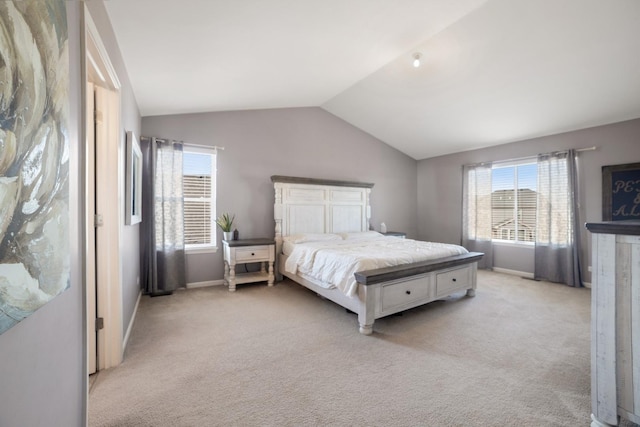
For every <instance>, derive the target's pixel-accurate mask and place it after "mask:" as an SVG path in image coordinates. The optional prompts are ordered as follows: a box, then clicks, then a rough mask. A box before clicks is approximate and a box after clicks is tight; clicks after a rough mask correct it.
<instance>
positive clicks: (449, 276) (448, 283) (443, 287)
mask: <svg viewBox="0 0 640 427" xmlns="http://www.w3.org/2000/svg"><path fill="white" fill-rule="evenodd" d="M471 273H472V269H471V267H470V266H465V267H461V268H456V269H455V270H449V271H446V272H444V273H438V274H437V275H436V294H437V295H445V294H447V293H449V292H450V291H452V290H455V289H461V288H462V289H463V288H465V287H467V286H468V287H471V286H472V285H471Z"/></svg>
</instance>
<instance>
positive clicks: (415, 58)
mask: <svg viewBox="0 0 640 427" xmlns="http://www.w3.org/2000/svg"><path fill="white" fill-rule="evenodd" d="M420 57H421V55H420V53H418V52H416V53H414V54H413V66H414V67H415V68H418V67H419V66H420Z"/></svg>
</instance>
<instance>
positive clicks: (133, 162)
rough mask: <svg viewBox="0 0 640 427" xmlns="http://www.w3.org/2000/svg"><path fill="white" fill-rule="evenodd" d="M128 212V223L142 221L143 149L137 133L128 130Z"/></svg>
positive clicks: (126, 213) (126, 218) (126, 217)
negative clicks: (141, 149)
mask: <svg viewBox="0 0 640 427" xmlns="http://www.w3.org/2000/svg"><path fill="white" fill-rule="evenodd" d="M126 167H127V171H126V189H125V190H126V197H127V200H126V212H125V222H126V224H127V225H133V224H138V223H139V222H141V221H142V151H140V142H138V138H137V137H136V135H135V134H134V133H133V132H131V131H128V132H127V166H126Z"/></svg>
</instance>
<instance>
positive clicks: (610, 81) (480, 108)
mask: <svg viewBox="0 0 640 427" xmlns="http://www.w3.org/2000/svg"><path fill="white" fill-rule="evenodd" d="M105 5H106V8H107V11H108V13H109V16H110V19H111V22H112V25H113V28H114V31H115V33H116V37H117V39H118V44H119V45H120V49H121V51H122V54H123V56H124V60H125V63H126V66H127V71H128V73H129V77H130V79H131V83H132V86H133V90H134V92H135V96H136V99H137V101H138V105H139V108H140V112H141V114H142V115H143V116H151V115H162V114H179V113H192V112H205V111H228V110H245V109H262V108H282V107H303V106H320V107H322V108H324V109H326V110H327V111H329V112H331V113H332V114H335V115H336V116H338V117H340V118H342V119H344V120H346V121H347V122H349V123H351V124H353V125H354V126H356V127H358V128H360V129H362V130H364V131H366V132H368V133H370V134H371V135H373V136H375V137H377V138H379V139H381V140H382V141H384V142H386V143H387V144H389V145H391V146H393V147H396V148H397V149H399V150H400V151H402V152H404V153H406V154H408V155H410V156H412V157H413V158H415V159H423V158H428V157H434V156H438V155H443V154H448V153H452V152H458V151H464V150H470V149H474V148H479V147H486V146H490V145H496V144H501V143H505V142H509V141H515V140H521V139H527V138H532V137H537V136H543V135H549V134H553V133H558V132H563V131H568V130H573V129H580V128H585V127H590V126H596V125H601V124H606V123H613V122H617V121H622V120H627V119H631V118H636V117H640V1H639V0H402V1H399V0H322V1H318V0H180V1H177V0H109V1H105ZM414 52H420V53H421V54H422V57H423V61H422V62H423V63H422V65H421V67H420V68H417V69H416V68H413V67H412V65H411V61H412V54H413V53H414Z"/></svg>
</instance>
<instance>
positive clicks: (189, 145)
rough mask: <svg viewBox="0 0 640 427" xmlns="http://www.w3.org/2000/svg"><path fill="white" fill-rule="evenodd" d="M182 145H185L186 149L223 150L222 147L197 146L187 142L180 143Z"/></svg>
mask: <svg viewBox="0 0 640 427" xmlns="http://www.w3.org/2000/svg"><path fill="white" fill-rule="evenodd" d="M180 142H182V141H180ZM182 145H186V146H187V147H196V148H213V149H214V150H224V147H219V146H217V145H199V144H190V143H188V142H182Z"/></svg>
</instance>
